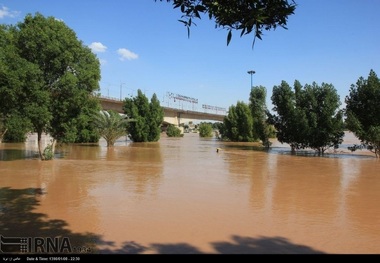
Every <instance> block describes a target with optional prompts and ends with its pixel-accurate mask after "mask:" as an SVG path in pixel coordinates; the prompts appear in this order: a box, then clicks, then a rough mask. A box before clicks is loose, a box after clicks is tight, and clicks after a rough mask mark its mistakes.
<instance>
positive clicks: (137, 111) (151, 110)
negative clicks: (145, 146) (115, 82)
mask: <svg viewBox="0 0 380 263" xmlns="http://www.w3.org/2000/svg"><path fill="white" fill-rule="evenodd" d="M124 113H126V114H127V115H128V116H130V117H131V118H132V119H134V122H132V123H131V125H130V127H129V133H130V136H131V139H132V141H134V142H155V141H158V140H159V139H160V133H161V124H162V121H163V120H164V111H163V109H162V107H161V106H160V102H159V100H158V98H157V96H156V94H153V96H152V98H151V101H150V102H149V100H148V98H147V97H146V96H145V95H144V94H143V93H142V91H141V90H138V91H137V96H136V97H134V98H126V99H125V100H124Z"/></svg>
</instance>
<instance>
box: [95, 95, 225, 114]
mask: <svg viewBox="0 0 380 263" xmlns="http://www.w3.org/2000/svg"><path fill="white" fill-rule="evenodd" d="M99 98H100V99H105V100H110V101H114V102H119V103H120V102H121V101H123V100H120V98H115V97H109V96H103V95H101V96H99ZM160 104H161V107H163V108H167V109H173V110H182V111H187V112H198V113H207V114H216V115H222V116H225V115H227V111H226V110H225V109H223V108H219V107H214V108H208V107H202V109H201V110H199V109H198V108H194V107H192V109H186V108H185V107H183V105H177V107H170V106H165V105H163V103H161V101H160Z"/></svg>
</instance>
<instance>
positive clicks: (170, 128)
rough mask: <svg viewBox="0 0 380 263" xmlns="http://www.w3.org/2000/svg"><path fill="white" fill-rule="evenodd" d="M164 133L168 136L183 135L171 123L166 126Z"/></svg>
mask: <svg viewBox="0 0 380 263" xmlns="http://www.w3.org/2000/svg"><path fill="white" fill-rule="evenodd" d="M166 135H167V136H168V137H183V134H181V130H180V129H178V128H177V127H176V126H174V125H172V124H171V125H169V126H168V128H167V130H166Z"/></svg>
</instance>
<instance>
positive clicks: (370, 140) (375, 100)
mask: <svg viewBox="0 0 380 263" xmlns="http://www.w3.org/2000/svg"><path fill="white" fill-rule="evenodd" d="M345 102H346V116H347V118H346V125H347V128H348V129H349V130H350V131H352V132H353V133H354V134H355V135H356V136H357V137H358V138H359V139H360V140H361V142H362V144H363V145H364V146H365V147H367V148H368V149H369V150H370V151H372V152H373V153H375V155H376V157H379V156H380V103H379V102H380V79H379V78H378V77H377V75H376V73H375V71H374V70H371V71H370V73H369V75H368V78H367V79H364V78H363V77H360V78H359V79H358V81H357V82H356V84H355V85H354V84H352V85H351V88H350V93H349V95H348V96H347V97H346V100H345Z"/></svg>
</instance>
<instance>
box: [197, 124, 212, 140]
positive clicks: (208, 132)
mask: <svg viewBox="0 0 380 263" xmlns="http://www.w3.org/2000/svg"><path fill="white" fill-rule="evenodd" d="M198 130H199V136H200V137H212V135H213V128H212V125H211V124H210V123H201V124H200V125H199V127H198Z"/></svg>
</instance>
